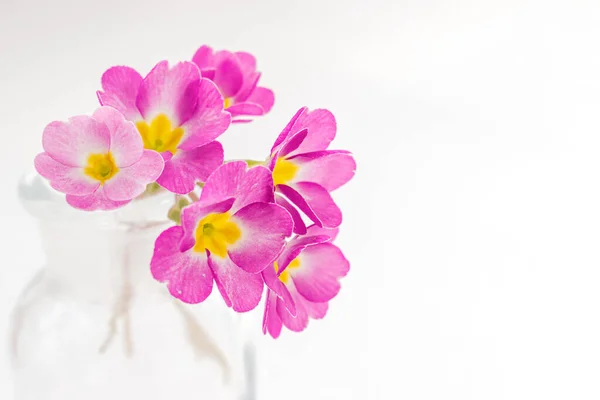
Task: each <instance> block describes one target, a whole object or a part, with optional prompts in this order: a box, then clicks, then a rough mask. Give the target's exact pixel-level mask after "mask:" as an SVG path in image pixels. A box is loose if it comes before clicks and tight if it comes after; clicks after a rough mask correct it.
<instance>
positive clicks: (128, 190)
mask: <svg viewBox="0 0 600 400" xmlns="http://www.w3.org/2000/svg"><path fill="white" fill-rule="evenodd" d="M163 167H164V161H163V158H162V156H161V155H160V154H158V153H157V152H155V151H154V150H144V152H143V153H142V157H141V158H140V159H139V161H138V162H136V163H135V164H132V165H131V166H129V167H126V168H121V169H119V172H117V174H116V175H115V176H114V177H112V178H111V179H110V180H108V181H106V182H105V183H104V193H105V194H106V197H108V198H109V199H111V200H115V201H125V200H131V199H133V198H136V197H137V196H139V195H141V194H142V193H144V191H145V190H146V186H147V185H148V184H149V183H152V182H154V181H155V180H156V179H157V178H158V177H159V176H160V174H161V173H162V170H163Z"/></svg>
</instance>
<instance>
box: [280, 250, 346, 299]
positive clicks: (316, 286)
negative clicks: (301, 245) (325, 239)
mask: <svg viewBox="0 0 600 400" xmlns="http://www.w3.org/2000/svg"><path fill="white" fill-rule="evenodd" d="M299 260H300V266H299V267H297V268H290V269H289V270H288V272H289V274H290V275H291V277H292V279H293V281H294V285H296V289H298V292H299V293H300V294H301V295H302V296H303V297H304V298H305V299H307V300H308V301H311V302H313V303H324V302H326V301H329V300H331V299H332V298H334V297H335V296H336V295H337V294H338V292H339V291H340V282H339V280H340V278H342V277H343V276H346V274H347V273H348V271H349V270H350V263H349V262H348V260H347V259H346V257H344V255H343V254H342V252H341V250H340V249H339V248H337V246H335V245H333V244H331V243H321V244H317V245H314V246H308V247H306V248H305V249H304V251H302V253H300V255H299Z"/></svg>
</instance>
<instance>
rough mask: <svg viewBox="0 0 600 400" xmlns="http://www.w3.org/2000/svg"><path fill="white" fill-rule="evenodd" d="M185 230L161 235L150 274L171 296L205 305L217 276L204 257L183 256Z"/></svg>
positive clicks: (191, 254) (198, 255) (169, 231)
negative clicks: (165, 287) (180, 247)
mask: <svg viewBox="0 0 600 400" xmlns="http://www.w3.org/2000/svg"><path fill="white" fill-rule="evenodd" d="M182 237H183V229H182V228H181V227H180V226H173V227H171V228H169V229H167V230H165V231H164V232H163V233H161V234H160V236H159V237H158V239H156V244H155V245H154V254H153V255H152V260H151V261H150V271H151V272H152V276H153V277H154V279H156V280H158V281H160V282H164V283H166V284H167V287H168V288H169V292H171V294H172V295H173V296H174V297H176V298H178V299H180V300H181V301H183V302H185V303H191V304H196V303H200V302H202V301H204V300H205V299H206V298H207V297H208V296H209V295H210V293H211V291H212V286H213V276H212V271H211V269H210V267H209V266H208V257H207V256H206V254H204V253H195V252H193V251H188V252H184V253H182V252H180V251H179V242H180V240H181V238H182Z"/></svg>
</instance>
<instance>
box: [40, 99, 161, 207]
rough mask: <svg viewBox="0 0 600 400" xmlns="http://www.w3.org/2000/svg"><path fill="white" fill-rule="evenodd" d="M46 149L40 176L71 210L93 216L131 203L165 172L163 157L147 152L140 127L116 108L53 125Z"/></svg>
mask: <svg viewBox="0 0 600 400" xmlns="http://www.w3.org/2000/svg"><path fill="white" fill-rule="evenodd" d="M42 145H43V147H44V152H43V153H41V154H38V155H37V157H36V158H35V168H36V169H37V171H38V172H39V174H40V175H42V176H43V177H44V178H46V179H48V180H49V181H50V185H51V186H52V187H53V188H54V189H56V190H58V191H60V192H62V193H65V194H66V195H67V202H68V203H69V204H70V205H72V206H73V207H76V208H79V209H83V210H88V211H91V210H97V209H101V210H111V209H115V208H118V207H120V206H123V205H125V204H127V203H129V202H130V201H131V200H132V199H133V198H135V197H137V196H139V195H140V194H142V193H143V192H144V190H145V189H146V185H147V184H149V183H151V182H154V181H155V180H156V179H157V178H158V177H159V176H160V175H161V173H162V171H163V167H164V162H163V159H162V157H161V156H160V154H158V153H157V152H155V151H153V150H145V149H144V146H143V143H142V140H141V138H140V135H139V134H138V132H137V130H136V128H135V126H134V125H133V124H132V123H131V122H129V121H127V120H126V119H125V118H124V117H123V115H121V113H119V112H118V111H117V110H115V109H114V108H111V107H100V108H99V109H98V110H96V112H95V113H94V114H93V115H92V116H91V117H89V116H85V115H81V116H76V117H72V118H70V119H69V121H68V122H61V121H55V122H52V123H50V124H49V125H48V126H46V128H45V129H44V133H43V137H42Z"/></svg>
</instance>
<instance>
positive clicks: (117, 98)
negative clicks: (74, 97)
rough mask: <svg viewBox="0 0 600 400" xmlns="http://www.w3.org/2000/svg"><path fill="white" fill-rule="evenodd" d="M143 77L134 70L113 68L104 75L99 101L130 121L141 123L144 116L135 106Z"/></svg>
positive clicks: (120, 67)
mask: <svg viewBox="0 0 600 400" xmlns="http://www.w3.org/2000/svg"><path fill="white" fill-rule="evenodd" d="M142 81H143V78H142V76H141V75H140V74H139V73H138V72H137V71H136V70H134V69H133V68H129V67H122V66H117V67H112V68H109V69H108V70H106V72H104V74H102V91H100V90H99V91H98V92H97V94H98V100H100V104H101V105H103V106H111V107H114V108H116V109H117V110H118V111H119V112H121V113H122V114H123V115H124V116H125V118H127V119H128V120H129V121H134V122H136V121H139V120H141V119H142V115H141V114H140V111H139V110H138V108H137V106H136V105H135V101H136V98H137V95H138V90H139V88H140V85H141V84H142Z"/></svg>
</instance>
